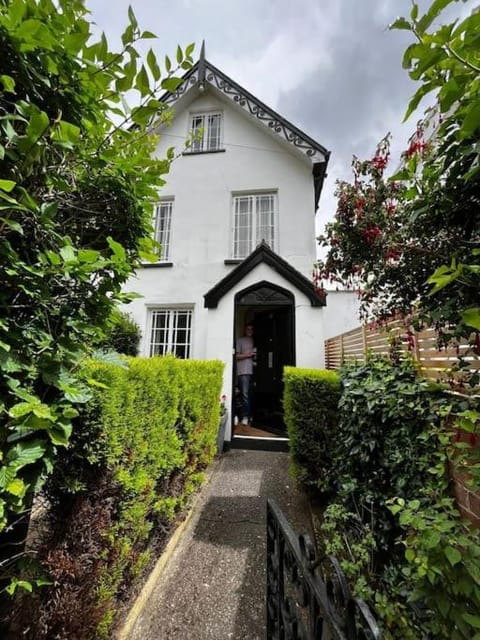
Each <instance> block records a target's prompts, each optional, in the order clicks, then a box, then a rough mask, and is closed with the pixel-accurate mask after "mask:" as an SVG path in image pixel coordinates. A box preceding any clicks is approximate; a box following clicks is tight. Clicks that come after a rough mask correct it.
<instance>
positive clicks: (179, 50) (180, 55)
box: [177, 45, 183, 64]
mask: <svg viewBox="0 0 480 640" xmlns="http://www.w3.org/2000/svg"><path fill="white" fill-rule="evenodd" d="M182 60H183V52H182V48H181V46H180V45H178V47H177V62H178V64H180V63H181V62H182Z"/></svg>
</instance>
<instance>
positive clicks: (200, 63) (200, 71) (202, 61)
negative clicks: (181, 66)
mask: <svg viewBox="0 0 480 640" xmlns="http://www.w3.org/2000/svg"><path fill="white" fill-rule="evenodd" d="M198 82H199V83H203V82H205V40H202V48H201V49H200V60H199V61H198Z"/></svg>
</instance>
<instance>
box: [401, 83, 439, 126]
mask: <svg viewBox="0 0 480 640" xmlns="http://www.w3.org/2000/svg"><path fill="white" fill-rule="evenodd" d="M435 88H436V85H435V84H434V83H432V82H427V83H426V84H424V85H422V86H421V87H420V88H419V89H417V91H416V92H415V93H414V94H413V97H412V98H411V100H410V102H409V103H408V107H407V111H406V112H405V115H404V116H403V122H405V121H406V120H408V118H409V117H410V116H411V115H412V113H413V112H414V111H415V109H416V108H417V107H418V105H419V104H420V102H421V101H422V100H423V98H424V97H425V96H426V95H427V94H428V93H430V91H433V89H435Z"/></svg>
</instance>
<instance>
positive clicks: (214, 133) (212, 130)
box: [207, 113, 221, 151]
mask: <svg viewBox="0 0 480 640" xmlns="http://www.w3.org/2000/svg"><path fill="white" fill-rule="evenodd" d="M220 123H221V116H220V114H219V113H214V114H212V115H210V116H208V127H207V130H208V136H207V149H208V150H209V151H215V150H216V149H220Z"/></svg>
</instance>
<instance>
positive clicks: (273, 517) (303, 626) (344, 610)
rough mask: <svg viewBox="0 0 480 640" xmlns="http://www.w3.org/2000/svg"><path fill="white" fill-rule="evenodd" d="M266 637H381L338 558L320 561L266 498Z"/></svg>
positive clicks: (301, 639) (282, 639)
mask: <svg viewBox="0 0 480 640" xmlns="http://www.w3.org/2000/svg"><path fill="white" fill-rule="evenodd" d="M266 606H267V640H381V638H382V634H381V632H380V629H379V627H378V625H377V623H376V622H375V619H374V617H373V615H372V613H371V612H370V609H369V608H368V606H367V605H366V603H365V602H363V600H360V599H359V598H354V597H353V596H352V595H351V593H350V589H349V587H348V584H347V581H346V579H345V576H344V574H343V572H342V570H341V568H340V564H339V562H338V560H337V559H336V558H334V557H332V556H326V557H325V558H322V559H318V558H317V554H316V551H315V548H314V546H313V544H312V542H311V540H310V539H309V537H308V536H307V535H296V533H295V531H294V530H293V529H292V527H291V526H290V524H289V523H288V521H287V519H286V518H285V516H284V515H283V513H282V511H281V510H280V509H279V508H278V506H277V504H276V503H275V502H274V501H273V500H268V501H267V603H266Z"/></svg>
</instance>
